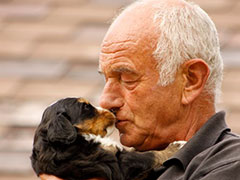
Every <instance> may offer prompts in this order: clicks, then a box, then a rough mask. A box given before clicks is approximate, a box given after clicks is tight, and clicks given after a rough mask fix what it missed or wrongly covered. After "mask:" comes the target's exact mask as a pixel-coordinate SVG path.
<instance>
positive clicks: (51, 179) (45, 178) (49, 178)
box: [40, 174, 106, 180]
mask: <svg viewBox="0 0 240 180" xmlns="http://www.w3.org/2000/svg"><path fill="white" fill-rule="evenodd" d="M40 178H41V180H63V179H60V178H58V177H56V176H53V175H47V174H42V175H40ZM86 180H106V179H103V178H92V179H86Z"/></svg>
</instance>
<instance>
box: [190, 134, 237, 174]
mask: <svg viewBox="0 0 240 180" xmlns="http://www.w3.org/2000/svg"><path fill="white" fill-rule="evenodd" d="M239 152H240V137H239V136H238V135H236V134H233V133H231V132H225V134H224V135H223V136H222V137H221V139H220V140H219V141H218V142H217V143H216V144H215V145H213V146H211V147H209V148H207V149H206V150H204V151H203V152H201V153H199V154H198V155H197V156H195V157H194V158H193V159H192V161H191V163H190V164H189V165H190V166H189V167H191V165H193V164H195V165H196V164H197V165H198V166H197V169H198V174H199V175H201V174H208V173H210V172H212V171H217V170H218V169H220V168H224V167H227V166H238V167H239V168H240V153H239ZM193 167H196V166H193ZM199 171H201V172H199Z"/></svg>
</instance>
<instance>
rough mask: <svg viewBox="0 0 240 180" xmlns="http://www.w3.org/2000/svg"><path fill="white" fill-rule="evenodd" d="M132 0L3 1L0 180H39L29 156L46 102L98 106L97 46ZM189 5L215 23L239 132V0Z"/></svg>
mask: <svg viewBox="0 0 240 180" xmlns="http://www.w3.org/2000/svg"><path fill="white" fill-rule="evenodd" d="M130 2H131V0H116V1H115V0H114V1H112V0H41V1H40V0H21V1H19V0H1V1H0V84H1V88H0V117H1V121H0V162H4V163H1V164H0V180H3V179H4V180H22V179H37V178H36V177H35V176H34V175H33V173H32V170H31V167H30V161H29V156H30V151H31V146H32V136H33V132H34V129H35V127H36V125H37V124H38V122H39V120H40V117H41V114H42V112H43V110H44V109H45V107H46V106H47V105H48V104H50V103H52V102H53V101H55V100H57V99H59V98H61V97H66V96H84V97H86V98H88V99H89V100H90V101H92V102H93V103H94V104H95V105H97V104H98V98H99V95H100V93H101V90H102V87H103V84H104V80H103V78H102V77H101V76H99V75H98V73H97V66H98V65H97V59H98V53H99V45H100V43H101V40H102V38H103V36H104V34H105V32H106V30H107V28H108V26H109V24H110V22H111V19H112V18H113V17H114V16H115V15H116V14H117V13H118V12H119V11H120V9H121V8H122V7H123V6H124V5H126V4H128V3H130ZM194 2H197V3H199V4H200V5H201V6H202V7H203V9H205V10H206V11H207V12H208V13H209V15H210V16H211V17H212V18H213V20H214V21H215V23H216V25H217V28H218V31H219V35H220V40H221V46H222V52H223V57H224V62H225V67H226V68H225V69H226V70H225V77H224V82H223V95H222V100H221V102H220V103H219V104H218V107H219V109H225V110H226V111H227V112H228V115H227V117H228V124H229V126H230V127H231V128H232V129H233V130H234V131H235V132H238V133H240V123H239V119H240V78H239V76H240V53H239V52H240V51H239V50H240V21H239V16H240V2H239V1H238V0H211V1H208V0H194ZM12 132H14V133H12ZM115 136H117V135H116V134H115Z"/></svg>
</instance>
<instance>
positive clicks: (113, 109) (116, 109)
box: [109, 108, 119, 116]
mask: <svg viewBox="0 0 240 180" xmlns="http://www.w3.org/2000/svg"><path fill="white" fill-rule="evenodd" d="M118 109H119V108H111V109H109V110H110V111H111V112H112V113H113V114H114V115H115V116H116V114H117V111H118Z"/></svg>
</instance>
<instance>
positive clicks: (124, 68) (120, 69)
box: [112, 67, 137, 74]
mask: <svg viewBox="0 0 240 180" xmlns="http://www.w3.org/2000/svg"><path fill="white" fill-rule="evenodd" d="M112 71H113V72H117V73H123V72H126V73H133V74H136V73H137V72H136V71H135V70H133V69H131V68H128V67H116V68H113V70H112Z"/></svg>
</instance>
